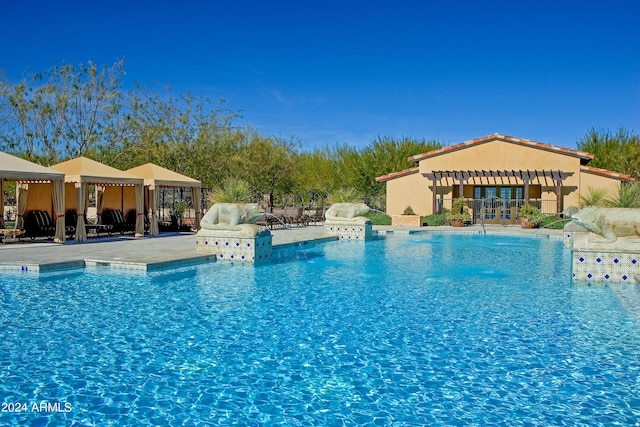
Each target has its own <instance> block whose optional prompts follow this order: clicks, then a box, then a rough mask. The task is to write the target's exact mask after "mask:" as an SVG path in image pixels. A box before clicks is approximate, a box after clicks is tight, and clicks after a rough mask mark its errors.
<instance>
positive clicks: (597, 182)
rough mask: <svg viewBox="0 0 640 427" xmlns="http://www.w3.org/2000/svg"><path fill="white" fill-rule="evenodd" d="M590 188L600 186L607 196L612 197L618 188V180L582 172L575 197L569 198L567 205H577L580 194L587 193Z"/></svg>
mask: <svg viewBox="0 0 640 427" xmlns="http://www.w3.org/2000/svg"><path fill="white" fill-rule="evenodd" d="M590 188H602V189H604V190H606V191H607V197H613V196H614V195H616V194H617V193H618V190H619V189H620V181H618V180H617V179H612V178H607V177H604V176H599V175H594V174H591V173H586V172H583V173H582V174H581V175H580V186H579V189H578V191H577V192H576V194H575V197H572V198H571V203H568V204H567V206H578V205H579V201H580V199H579V198H580V196H582V195H584V196H586V195H588V194H589V189H590ZM567 202H568V200H567Z"/></svg>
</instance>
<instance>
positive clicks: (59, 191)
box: [51, 180, 66, 243]
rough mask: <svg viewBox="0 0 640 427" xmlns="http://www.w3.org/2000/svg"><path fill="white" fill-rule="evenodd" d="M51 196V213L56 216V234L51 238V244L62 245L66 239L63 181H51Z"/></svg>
mask: <svg viewBox="0 0 640 427" xmlns="http://www.w3.org/2000/svg"><path fill="white" fill-rule="evenodd" d="M51 194H52V196H53V211H54V214H55V216H56V234H55V236H54V237H53V242H54V243H64V242H65V239H66V233H65V231H66V229H65V223H64V219H65V218H64V217H65V212H64V181H62V180H56V181H52V182H51Z"/></svg>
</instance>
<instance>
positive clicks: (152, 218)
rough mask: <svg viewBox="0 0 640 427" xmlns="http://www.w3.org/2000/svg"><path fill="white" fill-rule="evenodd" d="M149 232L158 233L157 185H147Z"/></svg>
mask: <svg viewBox="0 0 640 427" xmlns="http://www.w3.org/2000/svg"><path fill="white" fill-rule="evenodd" d="M149 234H150V235H151V236H154V237H155V236H158V235H160V227H159V226H158V187H156V186H155V185H150V186H149Z"/></svg>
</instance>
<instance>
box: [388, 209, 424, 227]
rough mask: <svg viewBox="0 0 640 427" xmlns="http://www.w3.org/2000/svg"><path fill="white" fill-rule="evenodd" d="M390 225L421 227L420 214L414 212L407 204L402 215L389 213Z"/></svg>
mask: <svg viewBox="0 0 640 427" xmlns="http://www.w3.org/2000/svg"><path fill="white" fill-rule="evenodd" d="M391 225H400V226H403V225H404V226H410V227H422V215H418V214H416V213H415V212H414V210H413V208H412V207H411V206H407V207H406V208H405V209H404V211H403V212H402V215H391Z"/></svg>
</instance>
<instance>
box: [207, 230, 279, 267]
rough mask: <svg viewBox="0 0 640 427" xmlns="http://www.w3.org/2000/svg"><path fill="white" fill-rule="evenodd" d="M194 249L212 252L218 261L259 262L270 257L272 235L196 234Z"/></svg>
mask: <svg viewBox="0 0 640 427" xmlns="http://www.w3.org/2000/svg"><path fill="white" fill-rule="evenodd" d="M196 250H197V252H199V253H208V254H214V255H216V259H217V260H218V261H232V262H255V263H260V262H263V261H266V260H269V259H270V258H271V254H272V236H271V235H268V236H257V237H256V238H242V237H226V236H225V237H216V236H196Z"/></svg>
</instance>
